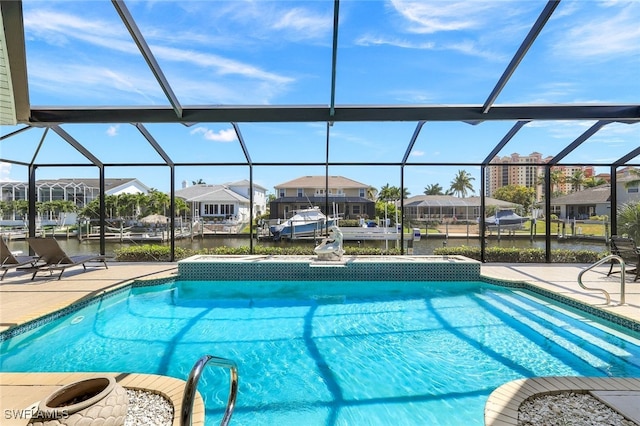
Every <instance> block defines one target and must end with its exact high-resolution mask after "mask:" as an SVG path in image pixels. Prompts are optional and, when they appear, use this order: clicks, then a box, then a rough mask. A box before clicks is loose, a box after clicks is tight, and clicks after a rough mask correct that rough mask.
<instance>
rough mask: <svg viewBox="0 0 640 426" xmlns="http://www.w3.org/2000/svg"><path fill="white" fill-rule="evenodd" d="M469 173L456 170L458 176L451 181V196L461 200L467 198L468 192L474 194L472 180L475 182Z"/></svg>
mask: <svg viewBox="0 0 640 426" xmlns="http://www.w3.org/2000/svg"><path fill="white" fill-rule="evenodd" d="M475 179H476V178H474V177H473V176H471V173H469V172H467V171H466V170H458V174H457V175H456V176H455V177H454V178H453V180H452V181H451V191H452V192H453V195H455V196H457V197H461V198H465V197H466V196H467V193H468V191H471V193H474V192H475V191H474V189H473V184H472V183H471V181H472V180H475Z"/></svg>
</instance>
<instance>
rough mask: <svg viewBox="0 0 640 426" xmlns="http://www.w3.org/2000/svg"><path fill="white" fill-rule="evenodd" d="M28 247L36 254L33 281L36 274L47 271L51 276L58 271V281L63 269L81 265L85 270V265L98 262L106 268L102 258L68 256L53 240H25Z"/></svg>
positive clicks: (95, 256)
mask: <svg viewBox="0 0 640 426" xmlns="http://www.w3.org/2000/svg"><path fill="white" fill-rule="evenodd" d="M27 242H28V243H29V247H31V249H32V250H33V251H34V252H35V253H36V255H37V256H38V257H37V260H38V264H37V265H35V266H34V268H33V276H32V277H31V279H32V280H33V279H34V278H35V277H36V274H37V273H38V272H42V271H49V273H50V274H51V275H53V271H58V270H59V271H60V275H58V279H60V278H61V277H62V274H63V273H64V271H65V269H67V268H71V267H72V266H78V265H82V267H83V268H84V269H85V270H86V269H87V265H86V264H87V263H89V262H100V263H102V264H103V265H104V267H105V268H108V266H107V261H106V259H105V257H104V256H102V255H97V254H92V255H82V256H69V255H67V253H65V252H64V250H62V248H61V247H60V245H59V244H58V241H57V240H56V239H55V238H27Z"/></svg>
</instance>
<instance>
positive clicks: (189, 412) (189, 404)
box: [180, 355, 238, 426]
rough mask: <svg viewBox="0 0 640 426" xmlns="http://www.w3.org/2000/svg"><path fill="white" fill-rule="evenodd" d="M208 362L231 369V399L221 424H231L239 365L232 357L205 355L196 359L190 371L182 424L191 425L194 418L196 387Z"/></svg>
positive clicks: (228, 401)
mask: <svg viewBox="0 0 640 426" xmlns="http://www.w3.org/2000/svg"><path fill="white" fill-rule="evenodd" d="M208 363H211V365H214V366H216V367H226V368H228V369H229V373H230V377H229V381H230V383H229V399H228V400H227V408H226V409H225V411H224V415H223V416H222V421H221V422H220V425H222V426H226V425H228V424H229V421H231V416H232V415H233V409H234V407H235V405H236V397H237V395H238V366H237V365H236V363H235V362H234V361H232V360H230V359H226V358H219V357H216V356H213V355H205V356H203V357H202V358H200V359H199V360H198V361H196V363H195V365H194V366H193V368H192V369H191V372H190V373H189V378H188V379H187V384H186V385H185V388H184V396H183V397H182V412H181V413H180V425H181V426H191V422H192V420H193V402H194V399H195V396H196V389H197V388H198V381H200V375H201V374H202V370H204V367H205V366H206V365H207V364H208Z"/></svg>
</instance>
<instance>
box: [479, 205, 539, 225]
mask: <svg viewBox="0 0 640 426" xmlns="http://www.w3.org/2000/svg"><path fill="white" fill-rule="evenodd" d="M528 220H529V218H528V217H522V216H519V215H517V214H516V213H515V212H514V211H513V210H511V209H503V210H498V211H497V212H496V214H495V215H493V216H489V217H487V218H485V220H484V223H485V225H486V226H487V227H493V228H497V227H500V228H503V229H520V228H522V226H523V225H524V223H525V222H527V221H528Z"/></svg>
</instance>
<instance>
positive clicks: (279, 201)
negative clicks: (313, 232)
mask: <svg viewBox="0 0 640 426" xmlns="http://www.w3.org/2000/svg"><path fill="white" fill-rule="evenodd" d="M327 183H328V184H327ZM275 193H276V199H275V200H274V201H272V202H271V203H270V214H269V218H270V219H287V218H289V217H291V216H293V214H294V212H295V211H296V210H301V209H305V208H309V207H310V206H317V207H319V208H320V210H322V212H323V213H324V214H328V215H334V214H339V215H340V216H341V217H343V218H344V219H359V218H373V217H375V214H376V212H375V201H374V200H372V199H371V198H370V197H372V194H371V186H370V185H367V184H364V183H361V182H357V181H355V180H352V179H349V178H346V177H343V176H328V177H326V176H301V177H299V178H296V179H293V180H290V181H288V182H284V183H281V184H279V185H276V186H275ZM327 210H328V212H327Z"/></svg>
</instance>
